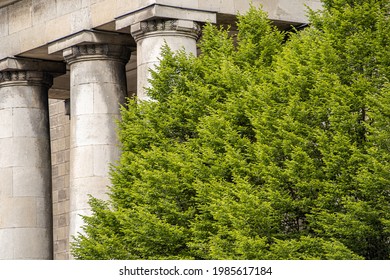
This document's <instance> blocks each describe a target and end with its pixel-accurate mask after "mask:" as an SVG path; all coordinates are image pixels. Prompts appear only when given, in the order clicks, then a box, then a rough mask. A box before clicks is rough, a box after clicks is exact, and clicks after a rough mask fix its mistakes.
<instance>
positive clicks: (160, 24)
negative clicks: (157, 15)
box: [131, 19, 201, 41]
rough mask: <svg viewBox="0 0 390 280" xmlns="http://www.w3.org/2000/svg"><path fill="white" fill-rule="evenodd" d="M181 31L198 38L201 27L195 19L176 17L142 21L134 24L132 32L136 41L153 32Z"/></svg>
mask: <svg viewBox="0 0 390 280" xmlns="http://www.w3.org/2000/svg"><path fill="white" fill-rule="evenodd" d="M163 31H179V32H183V33H188V35H189V36H192V37H195V38H197V37H198V36H199V34H200V31H201V27H200V25H199V24H198V23H196V22H194V21H187V20H174V19H157V20H148V21H142V22H140V23H137V24H136V25H133V26H132V28H131V34H132V36H133V37H134V39H135V40H136V41H138V40H139V39H141V38H142V37H143V36H146V35H148V33H151V32H163Z"/></svg>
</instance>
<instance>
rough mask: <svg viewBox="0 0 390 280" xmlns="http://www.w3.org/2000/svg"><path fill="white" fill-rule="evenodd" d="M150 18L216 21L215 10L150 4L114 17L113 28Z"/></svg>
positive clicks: (121, 27) (122, 27) (124, 26)
mask: <svg viewBox="0 0 390 280" xmlns="http://www.w3.org/2000/svg"><path fill="white" fill-rule="evenodd" d="M152 19H179V20H189V21H196V22H211V23H216V22H217V15H216V13H215V12H207V11H202V10H191V9H185V8H177V7H171V6H164V5H151V6H148V7H146V8H143V9H141V10H138V11H135V12H131V13H129V14H126V15H123V16H120V17H118V18H116V21H115V29H116V30H121V29H125V28H129V31H130V26H131V25H134V24H136V23H139V22H141V21H147V20H152Z"/></svg>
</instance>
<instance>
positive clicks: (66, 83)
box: [0, 0, 321, 259]
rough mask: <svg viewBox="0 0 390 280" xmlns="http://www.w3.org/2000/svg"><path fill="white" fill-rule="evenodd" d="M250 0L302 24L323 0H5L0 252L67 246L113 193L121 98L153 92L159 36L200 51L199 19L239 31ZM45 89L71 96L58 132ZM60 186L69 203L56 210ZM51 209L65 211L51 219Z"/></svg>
mask: <svg viewBox="0 0 390 280" xmlns="http://www.w3.org/2000/svg"><path fill="white" fill-rule="evenodd" d="M250 2H252V3H253V5H254V6H258V5H262V6H263V9H264V10H265V11H267V12H268V14H269V17H270V19H271V20H272V21H273V22H274V23H275V25H277V26H278V27H280V28H281V29H286V28H290V27H291V26H292V25H295V26H298V25H301V24H303V23H305V22H306V21H307V19H306V17H305V13H306V12H305V10H306V9H305V5H307V6H309V7H311V8H312V9H319V8H320V6H321V5H320V1H319V0H252V1H249V0H220V1H210V0H191V1H190V0H131V1H129V0H0V259H51V258H53V255H54V258H56V252H58V251H59V250H60V249H58V248H57V247H56V243H55V242H54V244H55V246H54V250H53V240H54V241H56V240H57V241H58V240H60V239H61V238H64V237H61V238H60V237H59V236H63V235H64V232H66V234H67V236H68V237H66V238H65V239H66V240H65V243H66V244H67V245H64V246H63V250H65V252H67V254H68V255H67V256H69V250H68V249H69V246H68V244H69V236H72V235H74V234H76V233H77V232H78V231H80V228H81V225H82V220H81V218H80V214H82V215H83V214H88V213H89V205H88V203H87V201H88V195H89V194H92V195H93V196H95V197H99V198H103V199H104V198H105V197H106V190H107V189H106V186H107V185H109V184H110V181H109V175H108V173H109V164H110V163H113V162H115V161H116V160H117V159H118V158H119V155H120V150H119V148H118V143H117V139H116V125H115V119H117V118H119V116H120V112H119V107H120V106H119V105H120V104H123V103H124V102H125V98H126V96H130V95H134V94H136V95H137V96H138V98H139V99H143V100H147V99H148V96H147V95H146V94H145V90H144V88H145V87H147V86H148V78H149V77H150V76H149V72H148V69H149V68H152V67H154V65H155V64H156V63H158V58H159V56H160V49H161V47H162V45H163V44H164V43H167V44H168V45H169V46H170V47H171V49H173V50H177V49H182V48H184V50H185V51H187V52H188V53H194V54H196V53H197V45H196V44H197V40H198V39H199V36H200V34H201V27H202V25H203V24H205V23H206V22H210V23H213V24H218V25H231V26H232V29H231V30H232V31H233V32H234V29H235V18H236V15H237V13H245V11H247V10H248V9H249V7H250ZM49 99H50V100H51V101H52V100H53V99H63V100H70V120H69V119H68V120H65V122H66V123H65V124H64V127H68V130H69V133H68V134H66V133H65V134H64V135H62V136H61V134H58V133H57V134H58V135H55V137H54V134H55V133H56V132H58V131H59V132H61V129H60V128H61V126H59V124H58V120H57V119H55V118H51V117H50V116H49V110H48V108H49V105H48V104H49ZM51 101H50V102H51ZM50 104H51V103H50ZM68 104H69V102H68ZM50 114H52V112H50ZM49 119H50V121H49ZM61 137H63V138H61ZM53 139H55V141H57V140H58V141H57V142H58V143H62V144H61V145H62V146H61V147H59V144H58V143H57V142H54V141H53ZM50 143H51V144H50ZM57 144H58V145H57ZM50 146H51V148H52V151H50ZM61 149H62V150H61ZM58 151H61V154H60V155H61V157H60V156H59V155H58V156H57V154H56V153H58ZM54 161H58V162H60V163H61V165H55V164H54ZM64 166H65V167H64ZM59 168H60V171H59ZM58 176H62V177H61V178H62V181H59V180H57V179H58V178H59V177H58ZM58 186H60V187H58ZM52 187H53V188H52ZM58 188H61V189H60V191H59V192H58ZM67 193H69V196H68V195H65V194H67ZM58 197H59V199H60V200H61V199H62V200H63V201H65V202H67V204H64V205H65V206H61V209H60V208H59V207H57V206H58V205H57V204H55V203H57V202H58V201H57V200H56V199H57V198H58ZM53 205H54V206H53ZM52 207H53V210H52ZM53 213H54V217H58V216H60V215H62V216H61V217H63V219H62V220H61V221H59V222H58V223H57V222H56V221H55V222H54V225H53V222H52V221H53V216H52V215H53ZM54 220H56V219H54ZM59 226H62V228H63V229H64V231H61V232H60V231H59ZM62 228H61V229H62ZM53 229H54V234H53ZM64 248H65V249H64ZM53 252H54V254H53Z"/></svg>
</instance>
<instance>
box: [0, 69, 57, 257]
mask: <svg viewBox="0 0 390 280" xmlns="http://www.w3.org/2000/svg"><path fill="white" fill-rule="evenodd" d="M51 84H52V76H51V75H49V74H47V73H44V72H36V71H3V72H0V259H52V256H53V250H52V246H53V245H52V204H51V161H50V138H49V115H48V89H49V87H50V86H51Z"/></svg>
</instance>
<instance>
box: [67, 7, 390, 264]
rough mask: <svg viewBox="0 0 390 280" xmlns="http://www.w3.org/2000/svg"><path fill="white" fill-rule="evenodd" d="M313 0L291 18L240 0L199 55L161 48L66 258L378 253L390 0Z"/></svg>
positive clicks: (389, 164)
mask: <svg viewBox="0 0 390 280" xmlns="http://www.w3.org/2000/svg"><path fill="white" fill-rule="evenodd" d="M323 3H324V9H323V10H322V11H318V12H314V11H311V12H310V22H311V24H310V26H309V27H308V28H306V29H304V30H303V31H299V32H290V33H286V32H282V31H279V30H278V29H277V28H276V27H274V26H273V25H272V24H271V22H270V21H269V20H268V19H267V15H266V14H265V13H264V12H263V11H262V10H261V9H257V8H255V7H252V8H251V9H250V11H249V12H248V13H246V14H245V15H240V16H238V23H237V25H238V34H237V36H236V37H231V36H229V31H228V30H226V29H223V28H220V27H216V26H212V25H210V24H207V25H205V26H204V28H203V35H202V39H201V41H200V44H199V47H200V50H201V54H200V55H199V56H198V57H195V56H193V55H186V54H185V52H184V51H179V52H176V53H173V52H171V51H170V50H169V48H168V47H165V48H164V49H163V50H162V54H163V55H162V59H161V61H160V65H159V66H158V68H157V70H156V71H153V72H152V80H151V88H150V89H148V94H149V96H150V97H151V98H152V99H153V100H154V101H152V102H150V101H149V102H137V100H129V102H128V104H127V106H126V108H123V109H122V120H121V122H120V123H119V138H120V142H121V148H122V151H123V153H122V156H121V158H120V162H118V163H117V164H116V165H115V166H114V167H113V168H112V172H111V177H112V187H111V188H110V193H109V195H110V200H109V201H108V202H103V201H100V200H97V199H94V198H92V199H91V202H90V203H91V206H92V210H93V215H92V216H90V217H84V220H85V226H84V233H83V234H81V235H78V236H77V237H76V239H75V242H74V243H73V254H74V256H75V257H76V258H79V259H389V257H390V86H389V69H390V55H389V54H390V24H389V14H390V3H389V2H388V1H386V0H324V1H323Z"/></svg>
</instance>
